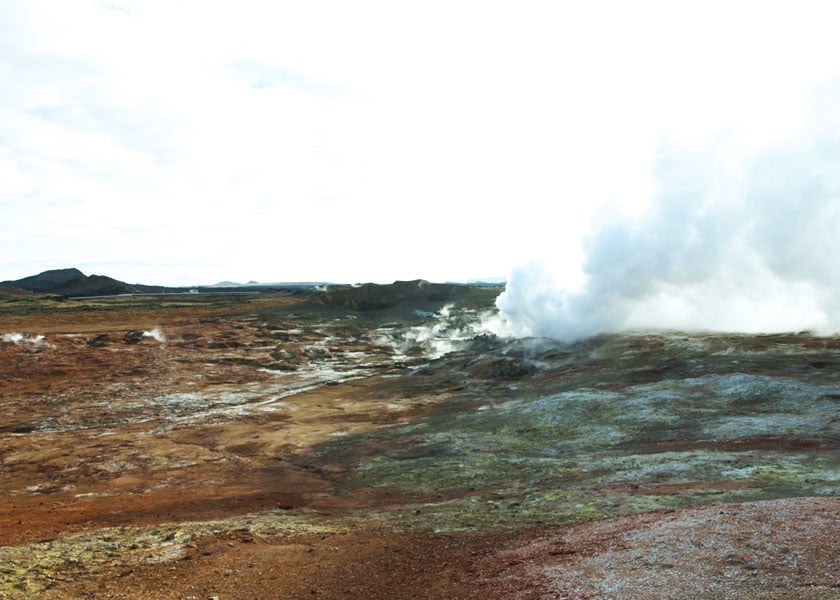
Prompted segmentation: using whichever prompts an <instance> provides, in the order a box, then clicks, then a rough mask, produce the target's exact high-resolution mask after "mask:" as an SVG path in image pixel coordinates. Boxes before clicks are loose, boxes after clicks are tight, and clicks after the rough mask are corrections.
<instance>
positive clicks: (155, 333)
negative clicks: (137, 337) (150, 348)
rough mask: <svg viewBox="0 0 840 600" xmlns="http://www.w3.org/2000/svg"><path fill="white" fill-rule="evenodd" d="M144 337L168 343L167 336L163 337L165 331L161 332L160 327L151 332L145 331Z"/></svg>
mask: <svg viewBox="0 0 840 600" xmlns="http://www.w3.org/2000/svg"><path fill="white" fill-rule="evenodd" d="M143 337H150V338H153V339H155V340H157V341H159V342H165V341H166V336H165V335H163V331H161V329H160V327H155V328H154V329H152V330H151V331H144V332H143Z"/></svg>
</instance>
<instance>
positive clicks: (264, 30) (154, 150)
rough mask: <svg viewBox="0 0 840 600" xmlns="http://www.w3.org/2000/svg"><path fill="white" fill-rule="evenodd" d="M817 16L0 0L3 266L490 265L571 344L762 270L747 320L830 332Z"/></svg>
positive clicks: (826, 82)
mask: <svg viewBox="0 0 840 600" xmlns="http://www.w3.org/2000/svg"><path fill="white" fill-rule="evenodd" d="M838 17H840V7H838V6H837V5H836V2H829V1H826V2H816V1H809V0H799V1H796V2H793V1H789V2H774V1H772V0H771V1H762V2H753V1H746V0H745V1H733V0H729V1H727V2H716V1H714V0H712V1H704V2H687V1H686V2H679V1H661V2H657V1H647V0H640V1H636V2H624V1H599V0H593V1H588V2H562V1H554V2H532V1H528V0H525V1H522V2H515V3H514V2H504V3H503V2H493V1H482V2H459V1H454V2H453V1H448V2H436V1H434V0H431V1H426V2H422V3H421V2H368V1H364V0H362V1H360V2H325V1H318V0H313V1H310V2H283V1H270V2H269V1H266V2H259V1H255V0H240V1H237V2H235V3H234V2H216V1H209V0H204V1H191V0H181V1H172V0H167V1H157V0H114V1H107V0H2V1H0V280H2V279H17V278H20V277H24V276H28V275H32V274H34V273H38V272H40V271H43V270H47V269H52V268H62V267H78V268H80V269H82V270H83V271H84V272H86V273H88V274H91V273H96V274H106V275H110V276H112V277H116V278H118V279H121V280H124V281H127V282H130V283H136V282H139V283H148V284H168V285H195V284H207V283H215V282H218V281H222V280H233V281H241V282H244V281H249V280H256V281H262V282H275V281H334V282H366V281H376V282H389V281H393V280H396V279H415V278H425V279H429V280H433V281H468V280H475V279H488V278H505V279H509V280H510V282H511V284H510V285H509V286H508V292H506V294H507V295H506V296H505V297H504V298H502V299H501V300H500V307H502V308H503V309H504V310H506V311H507V313H508V314H509V315H511V319H512V320H514V321H515V323H514V324H515V325H516V327H518V328H519V330H521V332H523V333H531V334H538V333H548V334H552V335H556V336H557V337H561V338H564V337H565V338H570V339H571V338H574V337H578V336H580V335H585V334H587V333H592V332H598V331H600V330H604V329H610V328H614V327H630V326H645V325H646V324H647V322H648V321H649V320H650V315H651V314H657V315H666V316H667V317H668V319H670V320H669V321H668V323H669V324H673V325H674V326H680V325H681V324H682V323H688V322H689V321H691V319H693V318H694V317H696V316H697V313H698V312H699V311H700V310H701V309H700V308H699V307H700V306H701V305H704V304H706V302H705V301H706V300H708V299H709V298H718V297H720V296H722V295H723V296H727V297H734V299H732V298H730V300H731V301H732V302H734V303H735V304H738V303H739V302H740V304H739V305H738V306H741V309H740V312H737V311H736V312H732V309H733V306H735V305H734V304H731V303H730V304H726V303H724V304H721V305H720V306H715V307H714V309H715V312H716V314H717V317H718V321H719V322H721V323H724V322H725V324H726V326H734V325H737V324H738V323H739V322H741V321H742V318H741V316H743V315H746V316H749V315H750V314H752V313H754V312H756V311H755V310H754V302H753V301H754V300H756V299H758V298H760V297H763V295H765V294H766V293H769V292H770V291H772V292H773V293H774V294H775V295H776V296H778V297H780V298H782V302H781V303H780V304H779V305H778V306H773V307H767V308H766V310H764V309H762V310H764V312H765V313H766V314H767V315H769V317H768V318H772V317H773V315H776V316H779V315H786V314H789V313H790V312H791V310H793V309H792V308H791V307H792V306H793V305H794V304H796V310H801V311H804V312H808V311H810V312H809V314H810V315H811V316H810V317H809V318H808V319H803V322H806V321H808V322H809V319H811V320H813V318H814V314H816V313H815V311H816V312H819V311H822V313H821V314H822V316H821V317H819V318H820V319H822V320H821V321H820V322H821V323H822V324H823V325H825V326H826V327H829V326H831V323H832V322H833V316H832V314H833V313H831V311H830V310H829V309H828V308H826V306H824V304H825V302H823V300H822V299H821V294H822V295H825V296H828V295H829V294H830V292H831V291H833V290H832V289H830V288H827V287H826V286H825V280H826V279H827V278H828V277H834V276H836V275H838V273H837V271H836V269H833V268H832V267H830V266H828V265H825V264H822V265H812V264H811V262H812V261H810V258H809V257H810V256H811V255H810V254H809V255H807V256H806V250H808V248H810V250H811V251H813V252H817V253H820V254H821V255H826V254H827V253H828V252H829V251H831V250H836V249H838V248H837V247H836V242H834V241H833V232H834V229H833V228H832V226H833V225H836V224H838V219H840V210H838V209H837V194H836V193H835V192H836V187H834V184H835V183H836V180H832V176H830V175H829V173H830V167H831V166H832V164H833V162H832V161H834V160H835V156H836V155H837V154H838V151H837V141H838V137H837V136H836V135H835V134H837V133H838V131H837V122H836V117H835V116H832V115H836V114H840V112H838V111H836V110H835V109H836V108H838V105H837V103H836V102H835V100H836V99H837V98H840V86H838V84H837V83H838V81H840V36H837V35H836V24H837V23H838V22H840V19H838ZM832 119H834V121H833V122H832ZM785 169H787V171H785ZM779 170H781V171H783V172H785V173H786V175H785V176H779V177H777V183H778V184H779V185H778V186H777V187H775V188H772V189H770V188H769V187H768V185H767V179H768V178H767V175H768V173H770V174H772V173H778V172H779ZM809 186H810V187H809ZM780 189H781V190H782V192H780V191H779V190H780ZM785 190H787V191H785ZM815 190H816V191H815ZM811 192H814V193H813V194H812V193H811ZM812 205H813V206H814V207H816V208H815V209H814V210H810V209H808V210H806V212H807V214H809V215H811V216H810V217H808V218H805V217H803V216H802V215H801V214H800V212H801V211H800V210H799V208H802V207H810V206H812ZM777 208H778V210H777ZM756 221H758V222H759V223H758V224H756ZM792 222H797V223H798V224H799V226H800V228H799V229H797V230H796V234H795V235H792V234H790V232H788V231H786V230H785V227H786V225H787V224H789V223H792ZM812 227H815V228H816V230H817V234H816V235H810V234H809V233H808V231H810V229H809V228H812ZM838 230H840V228H838ZM686 240H689V242H690V243H688V246H687V245H686V244H687V242H686ZM692 240H693V241H692ZM698 240H699V241H698ZM776 241H778V242H779V243H784V244H785V245H786V247H792V248H794V249H795V251H794V250H791V251H790V252H788V253H787V254H784V253H780V252H779V251H778V248H776V247H775V246H776V244H775V242H776ZM806 242H807V243H806ZM820 243H822V244H823V245H822V246H820V245H819V244H820ZM692 244H693V246H692ZM739 244H740V245H739ZM826 244H827V246H826ZM692 248H694V249H692ZM697 248H700V249H697ZM774 248H775V249H774ZM783 254H784V255H783ZM675 256H676V257H677V258H674V257H675ZM731 257H736V258H737V259H738V260H736V261H735V262H737V263H738V264H733V262H732V260H730V258H731ZM628 258H631V259H632V260H628ZM750 260H751V261H752V263H750V264H749V265H747V264H746V263H748V262H749V261H750ZM739 261H740V262H739ZM774 261H775V262H774ZM797 261H798V262H797ZM806 263H807V264H806ZM800 267H801V269H800ZM704 269H705V270H704ZM800 271H801V272H800ZM762 272H764V274H765V275H766V277H764V279H762V276H759V275H760V273H762ZM756 273H759V275H756ZM768 273H769V274H768ZM745 274H746V275H745ZM838 279H840V278H838ZM743 280H747V281H749V282H750V283H751V284H752V283H755V284H756V285H755V286H752V285H751V287H750V289H749V290H747V291H746V292H741V291H738V289H737V288H738V285H737V282H738V281H743ZM639 281H643V282H645V283H644V285H641V286H640V285H638V282H639ZM797 285H798V286H799V287H796V286H797ZM692 286H693V287H692ZM756 286H757V287H756ZM774 286H776V287H774ZM779 286H781V287H779ZM803 286H805V287H803ZM809 286H810V287H809ZM688 288H691V290H693V291H692V298H691V299H686V298H687V296H685V294H683V293H682V292H679V293H678V292H676V291H675V290H677V289H680V290H685V289H688ZM757 289H758V290H760V291H756V290H757ZM803 290H804V291H803ZM803 295H807V296H809V297H811V299H812V302H811V304H812V305H811V306H805V307H804V308H803V307H801V306H799V304H800V303H799V300H800V299H801V297H802V296H803ZM817 296H820V298H817V299H816V300H814V298H816V297H817ZM593 299H594V300H593ZM826 302H827V300H826ZM584 304H585V305H586V307H587V308H586V309H585V310H583V309H576V308H574V306H575V305H581V306H582V305H584ZM601 305H604V306H606V308H605V309H604V310H601V309H600V308H597V307H599V306H601ZM593 306H595V307H596V308H595V309H593V308H592V307H593ZM780 307H781V308H780ZM581 311H582V312H581ZM774 311H775V312H774ZM593 312H598V314H597V315H596V316H593ZM759 312H761V311H759ZM586 315H589V316H586ZM721 315H724V316H725V317H726V318H722V317H721ZM721 319H722V320H721ZM818 320H819V319H818ZM549 321H550V322H549ZM582 321H585V322H586V323H588V325H586V326H582V325H579V324H580V322H582ZM569 322H574V323H576V324H577V325H574V326H572V327H571V329H570V328H569V326H568V323H569ZM557 323H566V324H567V325H562V326H558V325H557ZM790 323H791V326H793V324H795V323H799V321H796V320H795V319H794V320H792V321H790ZM733 324H734V325H733ZM785 324H786V325H787V324H788V322H787V321H786V322H785ZM558 327H559V328H558ZM564 327H565V328H564ZM755 327H758V328H762V327H765V325H763V324H759V323H757V322H756V324H755Z"/></svg>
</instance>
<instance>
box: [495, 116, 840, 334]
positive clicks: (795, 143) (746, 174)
mask: <svg viewBox="0 0 840 600" xmlns="http://www.w3.org/2000/svg"><path fill="white" fill-rule="evenodd" d="M838 104H840V103H838V102H836V101H833V102H828V103H826V102H823V103H822V105H818V106H817V110H815V111H814V113H813V114H812V115H811V119H810V120H809V121H807V122H806V124H805V125H804V126H803V128H802V130H801V131H800V133H799V134H798V135H797V137H796V138H794V139H790V140H787V141H786V142H784V143H778V144H776V145H775V146H774V147H770V148H765V149H763V150H761V151H754V152H752V153H749V154H748V155H743V154H742V155H741V156H740V157H739V156H737V147H736V146H734V145H733V144H732V142H731V141H729V142H727V141H722V142H721V141H718V142H716V143H713V144H709V145H708V146H706V147H705V148H702V149H701V150H699V151H696V150H695V151H689V150H687V149H679V150H670V151H667V152H662V153H661V154H660V156H659V158H658V160H657V161H656V167H655V170H654V173H653V179H654V182H655V184H656V185H655V190H656V191H655V193H654V196H653V198H652V199H651V202H650V206H649V209H648V211H647V212H646V213H645V214H644V215H643V216H642V217H637V218H624V219H619V218H616V217H614V216H613V217H611V216H606V215H603V214H602V215H600V216H599V217H598V218H597V219H596V225H594V226H593V229H592V232H591V234H590V236H589V238H588V240H587V241H586V242H585V244H584V251H585V259H584V261H583V268H582V270H583V279H582V282H581V283H580V284H579V285H577V286H574V285H571V284H570V282H569V281H568V280H567V279H564V278H563V277H561V276H558V275H557V273H558V272H559V269H558V268H557V264H558V263H552V262H551V261H543V262H538V263H532V264H529V265H525V266H522V267H519V268H518V269H516V270H515V271H514V272H513V274H512V276H511V277H510V279H509V282H508V285H507V288H506V290H505V292H504V293H503V294H502V295H501V296H500V297H499V299H498V301H497V304H498V307H499V309H500V311H501V313H502V315H503V316H504V317H505V318H506V319H507V321H508V322H509V325H510V326H511V328H512V330H513V331H514V332H515V333H516V334H518V335H522V336H527V335H533V336H547V337H554V338H558V339H562V340H566V341H571V340H575V339H579V338H583V337H587V336H590V335H594V334H597V333H601V332H611V331H620V330H625V329H636V328H665V329H695V330H696V329H702V330H729V331H746V332H758V331H767V332H770V331H791V330H804V329H811V330H814V331H817V332H819V333H828V332H834V331H837V330H838V329H840V260H838V256H840V123H838V120H837V118H836V116H835V115H837V114H839V113H838V112H837V108H838Z"/></svg>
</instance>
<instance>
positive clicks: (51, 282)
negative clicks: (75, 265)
mask: <svg viewBox="0 0 840 600" xmlns="http://www.w3.org/2000/svg"><path fill="white" fill-rule="evenodd" d="M85 278H86V276H85V274H84V273H82V272H81V271H79V269H53V270H52V271H44V272H43V273H39V274H38V275H32V276H30V277H24V278H23V279H18V280H16V281H3V282H1V283H0V285H4V286H6V287H12V288H19V289H22V290H27V291H30V292H38V293H42V294H43V293H50V292H52V291H53V290H55V289H56V288H58V287H60V286H63V285H69V284H72V283H73V282H74V281H79V280H84V279H85Z"/></svg>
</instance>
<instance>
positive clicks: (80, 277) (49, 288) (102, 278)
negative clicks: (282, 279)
mask: <svg viewBox="0 0 840 600" xmlns="http://www.w3.org/2000/svg"><path fill="white" fill-rule="evenodd" d="M318 285H322V284H316V283H282V284H279V283H278V284H273V283H270V284H260V283H257V282H256V281H249V282H248V283H247V284H241V283H234V282H222V283H219V284H217V285H215V286H213V285H210V286H190V287H169V286H161V285H144V284H140V283H131V284H129V283H125V282H124V281H120V280H119V279H114V278H113V277H108V276H106V275H85V274H84V273H82V272H81V271H80V270H79V269H75V268H69V269H52V270H50V271H44V272H43V273H38V274H37V275H31V276H29V277H24V278H23V279H16V280H14V281H0V298H4V299H7V298H16V297H21V296H26V295H29V294H33V293H34V294H53V295H56V296H61V297H89V296H118V295H120V294H183V293H186V292H203V293H224V292H239V291H249V292H259V291H265V290H274V289H289V290H306V289H312V288H315V287H317V286H318Z"/></svg>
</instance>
